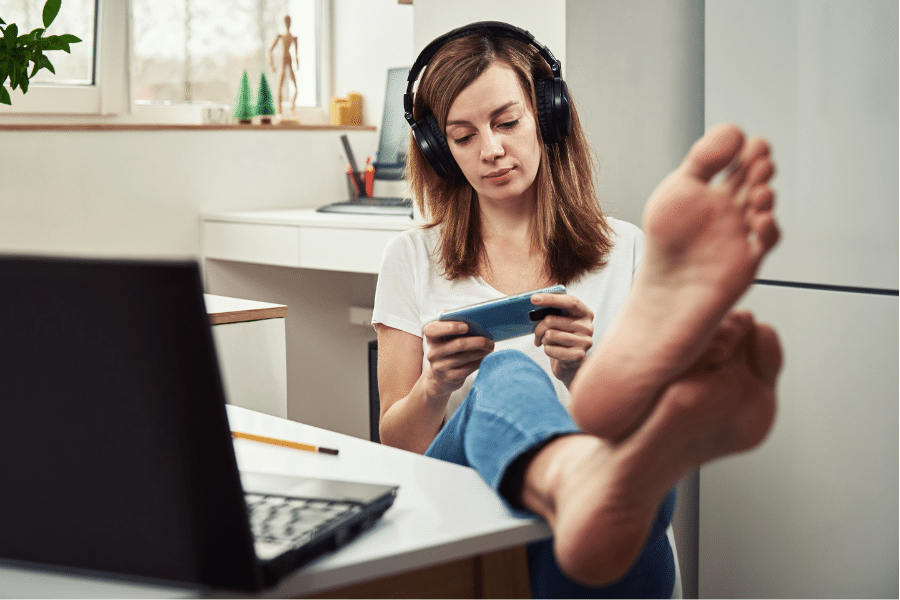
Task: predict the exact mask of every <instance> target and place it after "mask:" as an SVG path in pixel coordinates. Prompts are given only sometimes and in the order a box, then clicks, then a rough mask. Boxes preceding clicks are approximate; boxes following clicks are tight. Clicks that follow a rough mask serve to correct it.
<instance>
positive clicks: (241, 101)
mask: <svg viewBox="0 0 900 600" xmlns="http://www.w3.org/2000/svg"><path fill="white" fill-rule="evenodd" d="M233 114H234V118H235V119H237V120H238V122H240V123H250V122H251V119H253V117H254V116H255V115H256V111H255V110H254V109H253V92H251V91H250V78H249V77H248V76H247V71H246V70H245V71H244V75H243V76H242V77H241V87H240V89H238V95H237V98H236V99H235V101H234V113H233Z"/></svg>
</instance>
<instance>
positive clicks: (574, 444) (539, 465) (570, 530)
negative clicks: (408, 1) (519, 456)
mask: <svg viewBox="0 0 900 600" xmlns="http://www.w3.org/2000/svg"><path fill="white" fill-rule="evenodd" d="M781 360H782V359H781V349H780V345H779V343H778V338H777V336H776V335H775V332H774V331H773V330H772V329H771V328H770V327H768V326H765V325H757V324H756V323H754V321H753V318H752V316H750V314H749V313H733V314H731V315H729V316H728V317H726V318H725V320H724V321H723V322H722V324H721V325H720V326H719V327H718V328H717V330H716V332H715V334H714V340H713V342H712V343H711V344H709V346H708V347H707V349H706V352H704V354H703V356H702V357H701V358H700V360H698V361H697V363H696V364H695V365H693V366H692V367H691V368H690V369H689V370H688V372H686V373H685V374H684V375H683V376H682V377H681V378H680V379H678V380H677V381H676V382H674V383H672V384H671V385H669V386H668V387H667V388H666V390H665V391H664V393H663V394H662V396H661V398H660V399H659V402H657V403H656V405H655V406H654V408H653V411H652V412H651V414H650V415H649V417H648V418H647V420H646V421H645V422H644V423H643V424H642V425H641V426H640V427H639V428H638V429H637V431H636V432H635V433H634V434H633V435H632V436H630V437H629V438H628V439H626V440H625V441H623V442H622V443H619V444H611V443H609V442H607V441H604V440H601V439H599V438H596V437H594V436H591V435H571V436H565V437H561V438H557V439H556V440H553V441H552V442H550V443H549V444H548V445H547V446H545V447H544V448H543V449H542V450H541V451H540V452H538V454H537V455H536V456H535V458H534V459H533V460H532V461H531V463H530V464H529V465H528V467H527V469H526V471H525V479H524V482H525V483H524V486H523V491H522V496H521V498H522V502H523V503H524V504H525V505H526V506H528V507H529V508H531V509H532V510H534V511H535V512H537V513H538V514H540V515H542V516H543V517H544V518H545V519H546V520H547V522H548V523H549V524H550V526H551V527H552V529H553V532H554V550H555V553H556V558H557V562H558V563H559V565H560V567H561V568H562V570H563V571H564V572H565V573H566V574H567V575H568V576H569V577H570V578H572V579H574V580H575V581H578V582H580V583H582V584H585V585H592V586H600V585H609V584H611V583H614V582H615V581H617V580H618V579H620V578H621V577H622V576H624V575H625V574H626V573H627V572H628V570H629V568H630V567H631V565H632V564H633V563H634V561H635V560H636V559H637V558H638V556H639V554H640V552H641V550H642V548H643V546H644V544H645V542H646V538H647V535H648V534H649V532H650V529H651V527H652V525H653V522H654V520H655V518H656V514H657V511H658V510H659V507H660V504H661V503H662V501H663V500H664V498H665V496H666V494H667V493H668V492H669V490H670V489H671V488H672V487H674V485H675V484H676V483H677V482H678V481H679V480H680V479H681V478H682V477H683V476H684V475H685V474H687V473H688V472H690V471H691V470H693V469H695V468H696V467H697V466H698V465H700V464H702V463H705V462H709V461H711V460H715V459H717V458H720V457H722V456H725V455H728V454H732V453H736V452H741V451H745V450H749V449H751V448H753V447H755V446H756V445H758V444H759V443H760V442H761V441H762V440H763V439H764V438H765V436H766V434H767V433H768V431H769V429H770V427H771V425H772V421H773V418H774V414H775V381H776V378H777V375H778V372H779V370H780V368H781Z"/></svg>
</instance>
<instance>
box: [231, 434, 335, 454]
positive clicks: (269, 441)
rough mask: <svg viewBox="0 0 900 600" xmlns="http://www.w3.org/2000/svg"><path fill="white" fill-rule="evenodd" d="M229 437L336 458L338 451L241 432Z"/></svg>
mask: <svg viewBox="0 0 900 600" xmlns="http://www.w3.org/2000/svg"><path fill="white" fill-rule="evenodd" d="M231 435H232V436H233V437H236V438H240V439H244V440H251V441H254V442H262V443H263V444H274V445H275V446H285V447H286V448H293V449H295V450H305V451H306V452H321V453H322V454H331V455H334V456H337V453H338V451H337V450H335V449H334V448H323V447H322V446H313V445H312V444H301V443H300V442H289V441H287V440H279V439H277V438H270V437H265V436H262V435H254V434H252V433H243V432H241V431H232V432H231Z"/></svg>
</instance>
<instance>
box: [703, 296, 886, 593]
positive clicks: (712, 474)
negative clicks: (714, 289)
mask: <svg viewBox="0 0 900 600" xmlns="http://www.w3.org/2000/svg"><path fill="white" fill-rule="evenodd" d="M741 304H742V306H744V307H747V308H750V309H751V310H752V311H753V312H754V314H755V315H756V316H757V318H758V320H760V321H764V322H769V323H772V324H774V325H775V326H776V328H777V329H778V333H779V337H780V339H781V342H782V346H783V349H784V355H785V365H784V371H783V373H782V376H781V379H780V380H779V384H778V414H777V417H776V421H775V426H774V427H773V429H772V432H771V433H770V435H769V438H768V439H767V440H766V441H765V442H764V443H763V445H762V446H761V447H760V448H758V449H757V450H755V451H752V452H749V453H746V454H743V455H739V456H737V457H732V458H727V459H725V460H722V461H720V462H717V463H713V464H711V465H707V466H704V467H703V468H702V469H701V470H700V527H699V529H700V552H699V554H700V556H699V592H700V597H701V598H728V597H745V598H747V597H749V598H771V597H778V598H809V597H815V598H822V597H844V598H866V597H885V598H891V597H893V598H896V597H897V591H898V590H897V575H898V571H897V566H898V552H897V549H898V545H897V532H898V513H897V489H898V469H900V466H898V454H897V446H898V437H897V423H898V401H897V398H898V387H897V381H898V380H897V364H898V352H897V349H898V339H897V331H898V300H897V297H890V296H878V295H870V294H856V293H846V292H828V291H821V290H803V289H791V288H786V287H776V286H765V285H757V286H754V287H753V289H752V290H751V292H750V293H749V294H748V296H747V297H746V298H745V300H744V301H743V302H742V303H741Z"/></svg>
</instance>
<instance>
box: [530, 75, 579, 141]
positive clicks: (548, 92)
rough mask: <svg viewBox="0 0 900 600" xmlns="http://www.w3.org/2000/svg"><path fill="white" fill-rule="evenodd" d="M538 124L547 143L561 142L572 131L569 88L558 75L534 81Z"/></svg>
mask: <svg viewBox="0 0 900 600" xmlns="http://www.w3.org/2000/svg"><path fill="white" fill-rule="evenodd" d="M534 94H535V97H536V98H537V114H538V124H539V125H540V128H541V136H542V137H543V138H544V143H545V144H556V143H558V142H561V141H562V140H563V139H564V138H565V137H566V136H567V135H569V133H570V132H571V131H572V109H571V106H570V104H569V88H568V86H567V85H566V82H565V81H563V80H562V79H559V78H558V77H544V78H541V79H538V80H536V81H535V82H534Z"/></svg>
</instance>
